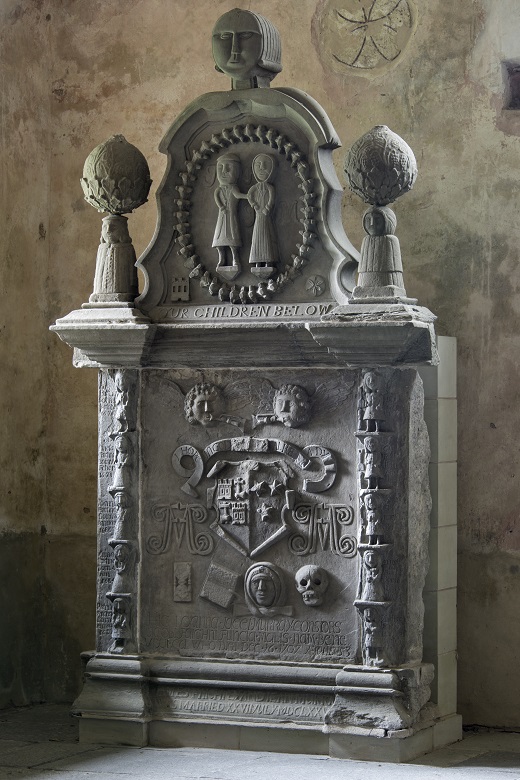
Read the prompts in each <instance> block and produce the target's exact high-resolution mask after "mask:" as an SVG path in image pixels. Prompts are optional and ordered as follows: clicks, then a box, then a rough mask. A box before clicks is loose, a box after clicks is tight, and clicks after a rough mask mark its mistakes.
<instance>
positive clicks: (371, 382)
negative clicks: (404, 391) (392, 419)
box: [361, 371, 385, 433]
mask: <svg viewBox="0 0 520 780" xmlns="http://www.w3.org/2000/svg"><path fill="white" fill-rule="evenodd" d="M361 394H362V413H363V429H364V430H365V431H367V433H373V432H378V431H380V430H381V423H382V422H383V420H384V419H385V417H384V412H383V381H382V379H381V377H380V375H379V374H378V373H377V372H376V371H367V373H366V374H365V376H364V377H363V384H362V386H361Z"/></svg>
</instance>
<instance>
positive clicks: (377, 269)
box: [356, 206, 406, 295]
mask: <svg viewBox="0 0 520 780" xmlns="http://www.w3.org/2000/svg"><path fill="white" fill-rule="evenodd" d="M396 224H397V218H396V216H395V214H394V212H393V211H392V209H389V208H387V207H385V206H379V207H377V206H374V207H372V208H370V209H368V211H366V212H365V214H364V216H363V227H364V228H365V231H366V233H367V235H366V236H365V238H364V239H363V243H362V245H361V263H360V264H359V274H358V287H357V288H356V291H357V292H359V288H363V289H365V290H367V288H369V289H370V288H372V289H373V288H376V287H388V288H389V289H388V291H387V294H388V295H392V294H397V295H398V294H400V295H406V290H405V289H404V279H403V264H402V262H401V250H400V248H399V239H398V238H397V236H395V235H394V231H395V226H396Z"/></svg>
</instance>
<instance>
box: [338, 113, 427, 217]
mask: <svg viewBox="0 0 520 780" xmlns="http://www.w3.org/2000/svg"><path fill="white" fill-rule="evenodd" d="M345 176H346V178H347V182H348V184H349V187H350V189H351V190H352V191H353V192H355V193H356V195H359V197H360V198H361V199H362V200H364V201H365V203H370V204H371V205H372V206H386V205H387V204H388V203H392V202H393V201H394V200H396V199H397V198H399V197H400V196H401V195H404V193H405V192H408V191H409V190H411V189H412V187H413V185H414V183H415V179H416V178H417V163H416V161H415V156H414V153H413V152H412V150H411V149H410V147H409V146H408V144H407V143H406V142H405V141H403V139H402V138H401V137H400V136H398V135H397V133H393V132H392V131H391V130H389V129H388V127H386V125H376V127H373V128H372V130H370V132H368V133H366V134H365V135H363V136H361V138H358V140H357V141H355V142H354V143H353V144H352V146H351V148H350V150H349V151H348V153H347V156H346V158H345Z"/></svg>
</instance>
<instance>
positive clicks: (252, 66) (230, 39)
mask: <svg viewBox="0 0 520 780" xmlns="http://www.w3.org/2000/svg"><path fill="white" fill-rule="evenodd" d="M262 49H263V41H262V32H261V30H260V25H259V24H258V21H257V19H256V18H255V16H254V15H253V14H252V13H249V12H248V11H242V10H240V9H239V8H235V9H234V10H233V11H229V12H228V13H227V14H224V15H223V16H221V17H220V19H219V20H218V22H217V23H216V25H215V27H214V29H213V59H214V60H215V65H216V67H217V70H220V71H222V72H223V73H225V74H226V75H228V76H230V77H231V78H233V79H238V80H243V81H245V80H246V79H250V78H253V77H254V76H256V75H258V73H259V70H261V68H260V67H259V63H260V60H261V57H262Z"/></svg>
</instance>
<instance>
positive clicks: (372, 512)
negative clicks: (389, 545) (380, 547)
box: [363, 493, 384, 544]
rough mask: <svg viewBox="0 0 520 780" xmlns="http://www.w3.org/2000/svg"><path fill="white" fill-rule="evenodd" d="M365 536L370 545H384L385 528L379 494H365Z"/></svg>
mask: <svg viewBox="0 0 520 780" xmlns="http://www.w3.org/2000/svg"><path fill="white" fill-rule="evenodd" d="M363 503H364V505H365V523H366V525H365V536H366V537H367V539H368V543H369V544H383V539H384V526H383V518H382V515H381V508H380V505H379V499H378V494H377V493H365V495H364V496H363Z"/></svg>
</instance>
